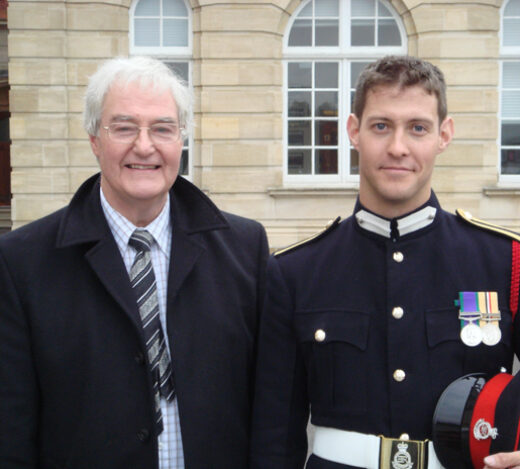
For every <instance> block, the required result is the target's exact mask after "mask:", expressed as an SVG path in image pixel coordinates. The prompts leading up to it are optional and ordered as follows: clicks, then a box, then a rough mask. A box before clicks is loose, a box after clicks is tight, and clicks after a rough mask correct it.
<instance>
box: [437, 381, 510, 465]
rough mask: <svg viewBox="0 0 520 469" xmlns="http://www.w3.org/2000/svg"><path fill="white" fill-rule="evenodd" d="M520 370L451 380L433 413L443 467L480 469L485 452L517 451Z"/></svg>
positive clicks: (438, 454) (439, 456)
mask: <svg viewBox="0 0 520 469" xmlns="http://www.w3.org/2000/svg"><path fill="white" fill-rule="evenodd" d="M519 396H520V375H519V376H518V377H513V376H512V375H510V374H508V373H500V374H498V375H496V376H494V377H492V378H491V379H487V377H486V375H484V374H481V373H475V374H471V375H467V376H464V377H462V378H459V379H457V380H455V381H454V382H453V383H451V384H450V385H449V386H448V387H447V388H446V390H445V391H444V392H443V394H442V395H441V397H440V399H439V401H438V403H437V407H436V409H435V415H434V418H433V444H434V447H435V453H436V454H437V457H438V459H439V461H440V462H441V464H442V465H443V466H444V467H445V468H446V469H461V468H467V469H482V468H483V467H484V462H483V459H484V458H485V457H486V456H488V455H489V454H494V453H497V452H503V451H515V450H516V449H517V448H518V443H519V438H520V425H519V424H520V397H519Z"/></svg>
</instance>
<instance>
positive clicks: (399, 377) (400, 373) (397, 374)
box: [394, 369, 406, 383]
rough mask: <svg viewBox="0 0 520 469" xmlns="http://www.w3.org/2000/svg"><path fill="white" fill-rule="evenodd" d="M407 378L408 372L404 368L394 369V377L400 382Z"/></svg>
mask: <svg viewBox="0 0 520 469" xmlns="http://www.w3.org/2000/svg"><path fill="white" fill-rule="evenodd" d="M405 378H406V373H405V372H404V371H403V370H400V369H397V370H395V371H394V379H395V380H396V381H397V382H398V383H400V382H401V381H404V379H405Z"/></svg>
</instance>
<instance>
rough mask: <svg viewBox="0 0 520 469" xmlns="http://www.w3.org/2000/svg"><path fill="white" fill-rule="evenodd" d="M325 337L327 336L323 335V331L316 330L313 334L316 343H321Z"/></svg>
mask: <svg viewBox="0 0 520 469" xmlns="http://www.w3.org/2000/svg"><path fill="white" fill-rule="evenodd" d="M325 337H327V334H325V331H324V330H323V329H318V330H317V331H316V332H315V333H314V339H315V340H316V342H323V341H324V340H325Z"/></svg>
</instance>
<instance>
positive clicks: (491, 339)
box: [482, 323, 502, 345]
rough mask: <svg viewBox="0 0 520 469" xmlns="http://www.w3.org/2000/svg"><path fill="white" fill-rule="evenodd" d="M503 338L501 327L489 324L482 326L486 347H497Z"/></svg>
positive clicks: (483, 340)
mask: <svg viewBox="0 0 520 469" xmlns="http://www.w3.org/2000/svg"><path fill="white" fill-rule="evenodd" d="M501 338H502V332H501V331H500V327H498V325H496V324H492V323H487V324H484V325H483V326H482V342H484V343H485V344H486V345H496V344H498V343H499V342H500V339H501Z"/></svg>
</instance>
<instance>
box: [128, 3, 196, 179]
mask: <svg viewBox="0 0 520 469" xmlns="http://www.w3.org/2000/svg"><path fill="white" fill-rule="evenodd" d="M140 1H141V0H134V1H133V2H132V5H131V6H130V11H129V26H130V27H129V43H130V47H129V50H130V55H133V56H136V55H146V56H151V57H154V58H156V59H158V60H161V61H162V62H164V63H166V64H172V65H174V64H176V63H183V64H186V65H187V66H188V71H187V76H182V77H181V78H183V79H184V80H186V81H187V83H188V86H190V88H193V67H192V59H193V48H192V47H193V39H192V38H193V33H192V31H193V30H192V9H191V6H190V4H189V3H188V2H187V1H186V0H175V1H176V2H178V3H181V4H183V5H184V6H185V8H186V13H187V38H186V43H187V45H186V46H178V47H165V46H155V47H151V46H147V47H143V46H136V45H135V24H134V18H135V10H136V8H137V5H138V4H139V2H140ZM160 3H161V5H162V0H160ZM158 17H159V18H160V19H162V18H163V17H162V15H158ZM183 18H186V17H183ZM160 25H161V26H160V28H161V33H162V27H163V26H162V21H160ZM184 152H187V153H188V164H187V167H186V172H184V173H182V175H183V176H184V177H185V178H187V179H189V180H191V179H192V175H193V128H192V132H191V133H190V136H189V138H188V141H187V142H185V143H184V148H183V153H184Z"/></svg>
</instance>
